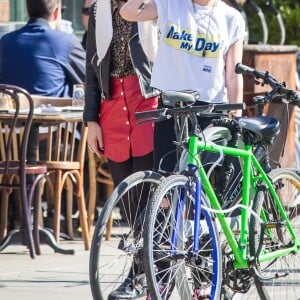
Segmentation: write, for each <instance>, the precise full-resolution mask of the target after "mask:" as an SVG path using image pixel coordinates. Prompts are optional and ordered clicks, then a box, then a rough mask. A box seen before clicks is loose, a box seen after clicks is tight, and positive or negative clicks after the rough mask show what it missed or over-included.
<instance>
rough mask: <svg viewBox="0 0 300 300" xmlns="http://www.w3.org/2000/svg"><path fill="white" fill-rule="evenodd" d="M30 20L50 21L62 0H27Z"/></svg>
mask: <svg viewBox="0 0 300 300" xmlns="http://www.w3.org/2000/svg"><path fill="white" fill-rule="evenodd" d="M26 4H27V12H28V15H29V18H30V19H36V18H43V19H46V20H48V19H49V17H50V16H51V15H52V13H53V12H54V10H55V8H56V7H57V6H58V5H59V4H61V0H26Z"/></svg>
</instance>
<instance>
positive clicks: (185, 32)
mask: <svg viewBox="0 0 300 300" xmlns="http://www.w3.org/2000/svg"><path fill="white" fill-rule="evenodd" d="M120 14H121V16H122V17H123V18H124V19H126V20H128V21H146V20H156V21H157V24H158V26H159V30H160V34H161V35H160V41H159V46H158V50H157V53H156V58H155V63H154V68H153V72H152V80H151V85H152V86H153V87H156V88H158V89H160V90H162V91H164V90H197V91H199V92H200V101H201V103H202V102H204V103H205V102H210V103H222V102H230V103H236V102H242V101H243V78H242V75H240V74H236V73H235V65H236V64H237V63H238V62H241V61H242V53H243V40H244V37H245V22H244V19H243V16H242V15H241V13H240V12H239V11H237V10H236V9H234V8H233V7H231V6H229V5H227V4H226V3H225V2H223V1H221V0H144V1H143V0H128V1H127V3H125V4H124V5H123V7H122V8H121V10H120ZM160 106H162V104H160ZM201 125H202V127H205V126H206V125H207V120H206V122H204V123H203V124H201ZM172 140H174V132H173V123H172V121H171V120H170V121H166V122H161V123H157V124H156V130H155V141H156V142H155V157H154V160H155V166H156V168H157V167H158V162H159V160H160V158H161V157H162V156H163V155H164V154H166V153H168V152H169V151H170V150H171V149H172V147H174V146H173V145H172ZM162 141H163V142H162ZM164 165H165V166H169V167H171V169H172V168H173V167H174V158H172V157H171V156H169V157H168V156H167V157H166V158H165V160H164ZM164 168H165V167H164ZM171 169H170V170H171Z"/></svg>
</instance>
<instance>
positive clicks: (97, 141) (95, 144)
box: [87, 122, 104, 156]
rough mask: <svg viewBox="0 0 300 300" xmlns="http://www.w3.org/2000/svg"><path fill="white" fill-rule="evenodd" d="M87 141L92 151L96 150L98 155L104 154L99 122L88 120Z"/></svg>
mask: <svg viewBox="0 0 300 300" xmlns="http://www.w3.org/2000/svg"><path fill="white" fill-rule="evenodd" d="M87 125H88V135H87V143H88V148H89V150H90V151H93V152H95V153H96V154H97V155H98V156H102V155H103V151H104V144H103V138H102V131H101V127H100V126H99V124H98V123H97V122H88V123H87Z"/></svg>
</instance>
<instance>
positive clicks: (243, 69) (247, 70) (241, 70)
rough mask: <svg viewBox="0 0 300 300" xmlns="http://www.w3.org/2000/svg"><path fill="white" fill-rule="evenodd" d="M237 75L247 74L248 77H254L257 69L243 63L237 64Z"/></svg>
mask: <svg viewBox="0 0 300 300" xmlns="http://www.w3.org/2000/svg"><path fill="white" fill-rule="evenodd" d="M235 73H237V74H247V75H252V76H253V75H254V73H255V69H253V68H251V67H248V66H246V65H243V64H242V63H237V64H236V66H235Z"/></svg>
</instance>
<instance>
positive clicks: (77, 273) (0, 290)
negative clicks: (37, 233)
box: [0, 241, 92, 300]
mask: <svg viewBox="0 0 300 300" xmlns="http://www.w3.org/2000/svg"><path fill="white" fill-rule="evenodd" d="M60 246H61V247H63V248H66V249H75V254H74V255H64V254H57V253H54V251H53V250H52V249H51V248H50V247H49V246H47V245H42V246H41V251H42V255H40V256H37V257H36V258H35V259H31V258H30V256H29V252H28V251H27V249H26V248H25V246H14V245H12V246H8V247H7V248H6V249H4V250H3V251H2V252H1V253H0V299H1V300H8V299H9V300H15V299H20V300H50V299H51V300H53V299H54V300H79V299H80V300H82V299H92V296H91V293H90V287H89V276H88V264H89V251H85V250H84V246H83V242H82V241H62V242H61V243H60Z"/></svg>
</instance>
